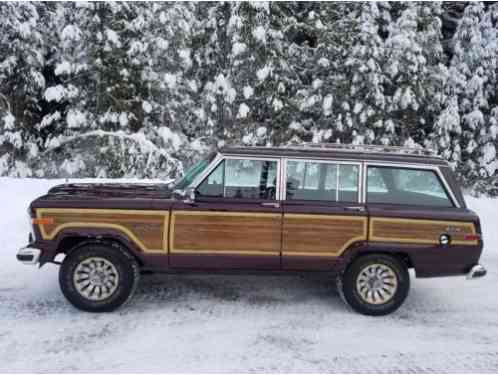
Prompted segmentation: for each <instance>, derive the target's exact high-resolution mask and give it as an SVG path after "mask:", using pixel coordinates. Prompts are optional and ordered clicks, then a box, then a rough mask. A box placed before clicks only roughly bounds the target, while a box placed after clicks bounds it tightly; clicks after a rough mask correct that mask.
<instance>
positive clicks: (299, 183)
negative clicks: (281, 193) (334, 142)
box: [286, 160, 359, 202]
mask: <svg viewBox="0 0 498 375" xmlns="http://www.w3.org/2000/svg"><path fill="white" fill-rule="evenodd" d="M358 173H359V168H358V166H357V165H348V164H334V163H317V162H307V161H297V160H289V161H288V162H287V197H286V199H287V200H315V201H316V200H320V201H333V202H338V201H340V202H357V201H358Z"/></svg>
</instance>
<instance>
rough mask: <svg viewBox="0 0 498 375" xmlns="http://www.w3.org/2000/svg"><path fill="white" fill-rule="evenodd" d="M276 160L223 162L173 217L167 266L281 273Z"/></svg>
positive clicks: (234, 159) (260, 159)
mask: <svg viewBox="0 0 498 375" xmlns="http://www.w3.org/2000/svg"><path fill="white" fill-rule="evenodd" d="M279 176H280V159H278V158H264V157H258V158H254V157H247V158H245V157H225V158H224V159H223V160H221V161H220V162H219V164H218V165H217V166H216V167H215V168H214V169H213V170H212V171H211V172H210V173H209V174H208V175H207V176H206V177H205V178H204V180H203V181H202V182H200V183H199V185H198V186H197V188H196V191H195V201H193V202H178V203H176V204H175V206H174V207H173V210H172V214H171V229H170V246H169V248H170V266H171V267H176V268H204V269H229V268H232V269H279V268H280V250H281V231H282V208H281V205H280V202H279V201H278V199H277V198H278V196H279V194H280V193H279V189H280V186H279V185H280V178H279Z"/></svg>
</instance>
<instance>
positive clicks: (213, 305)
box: [0, 178, 498, 372]
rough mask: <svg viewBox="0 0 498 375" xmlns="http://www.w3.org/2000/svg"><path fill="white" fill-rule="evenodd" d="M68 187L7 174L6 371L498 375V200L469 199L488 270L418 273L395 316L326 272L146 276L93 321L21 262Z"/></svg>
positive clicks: (3, 222)
mask: <svg viewBox="0 0 498 375" xmlns="http://www.w3.org/2000/svg"><path fill="white" fill-rule="evenodd" d="M78 181H84V182H88V181H91V180H78ZM99 181H101V180H99ZM62 182H63V180H36V179H13V178H0V190H1V191H2V196H1V198H0V199H1V202H0V204H1V206H2V208H3V210H4V211H3V212H5V213H7V212H8V213H9V215H2V216H1V217H0V227H1V228H2V229H3V230H2V236H3V238H2V243H3V244H4V246H3V250H2V252H0V261H1V262H2V265H3V267H2V272H1V273H0V316H1V317H2V324H0V337H1V340H0V358H1V360H0V372H96V371H98V372H109V371H112V372H334V371H336V372H496V371H498V351H497V350H496V337H498V326H497V325H496V316H498V299H497V298H495V296H496V285H497V283H498V272H497V271H496V270H497V269H498V252H497V251H496V244H497V243H498V232H497V231H496V230H494V227H495V226H496V222H498V201H497V200H493V199H475V198H470V197H467V198H466V199H467V202H468V203H469V205H470V207H471V208H472V209H474V210H475V211H476V212H477V213H478V214H479V215H480V216H481V219H482V226H483V231H484V240H485V244H486V245H485V249H484V253H483V257H482V259H481V261H482V264H484V265H485V266H486V267H487V268H488V275H487V276H486V277H485V278H483V279H480V280H474V281H467V280H465V279H464V278H463V277H451V278H438V279H415V278H412V289H411V291H410V294H409V296H408V299H407V300H406V302H405V304H404V305H403V306H402V307H401V308H400V309H399V310H398V311H397V312H396V313H394V314H392V315H389V316H386V317H380V318H373V317H366V316H362V315H358V314H356V313H353V312H351V311H349V310H348V309H347V308H346V307H345V306H344V304H343V303H342V301H341V300H340V298H339V297H338V296H337V294H336V291H335V290H334V287H333V283H332V281H331V280H329V279H328V278H327V277H326V276H319V275H317V276H228V275H226V276H222V275H217V276H215V275H156V276H143V277H142V280H141V283H140V286H139V289H138V291H137V293H136V294H135V297H134V299H133V300H132V301H131V302H130V303H129V304H128V305H127V306H125V307H124V308H122V309H120V310H118V311H117V312H115V313H110V314H89V313H83V312H80V311H78V310H76V309H74V308H73V307H72V306H71V305H69V303H68V302H66V300H65V299H64V297H63V296H62V294H61V292H60V290H59V287H58V284H57V269H58V268H57V267H56V266H54V265H47V266H44V267H43V268H42V269H37V268H36V267H30V266H25V265H22V264H20V263H18V262H17V261H16V260H15V253H16V251H17V248H19V247H21V246H23V245H25V244H26V241H27V234H28V227H27V219H26V209H27V205H28V203H29V202H30V201H31V200H32V199H33V198H35V197H36V196H38V195H41V194H43V193H45V192H46V191H47V189H48V188H50V187H51V186H53V185H56V184H59V183H62ZM71 182H76V181H73V180H71ZM116 182H117V181H116ZM127 182H138V181H137V180H127ZM27 354H28V355H27Z"/></svg>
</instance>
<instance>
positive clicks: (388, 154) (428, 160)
mask: <svg viewBox="0 0 498 375" xmlns="http://www.w3.org/2000/svg"><path fill="white" fill-rule="evenodd" d="M220 152H221V153H222V154H228V155H250V156H287V157H310V158H320V159H329V158H330V159H340V160H354V161H358V160H361V161H363V160H367V161H368V160H373V161H384V162H399V163H413V164H430V165H444V166H446V165H448V163H447V162H446V160H444V159H443V158H442V157H440V156H438V155H437V154H436V153H435V152H434V151H431V150H426V149H415V148H404V147H393V146H375V145H340V144H333V143H327V144H319V143H315V144H303V145H292V146H282V147H260V146H247V147H246V146H233V147H232V146H229V147H223V148H221V149H220Z"/></svg>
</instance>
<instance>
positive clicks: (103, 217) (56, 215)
mask: <svg viewBox="0 0 498 375" xmlns="http://www.w3.org/2000/svg"><path fill="white" fill-rule="evenodd" d="M37 217H39V218H51V219H52V220H53V223H52V224H44V225H40V232H41V233H42V236H43V238H44V239H49V240H50V239H53V238H54V237H55V236H56V235H57V234H58V233H59V232H60V231H61V230H63V229H66V228H110V229H115V230H118V231H121V232H123V233H124V234H125V235H127V236H128V237H129V238H130V239H131V240H132V241H134V242H135V243H136V244H137V246H138V247H139V248H140V249H142V250H143V251H147V252H167V241H166V239H167V232H168V223H169V212H168V211H166V212H164V211H145V210H144V211H142V210H136V211H135V210H106V209H102V210H99V209H95V210H91V209H88V210H86V209H74V210H73V209H38V210H37Z"/></svg>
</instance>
